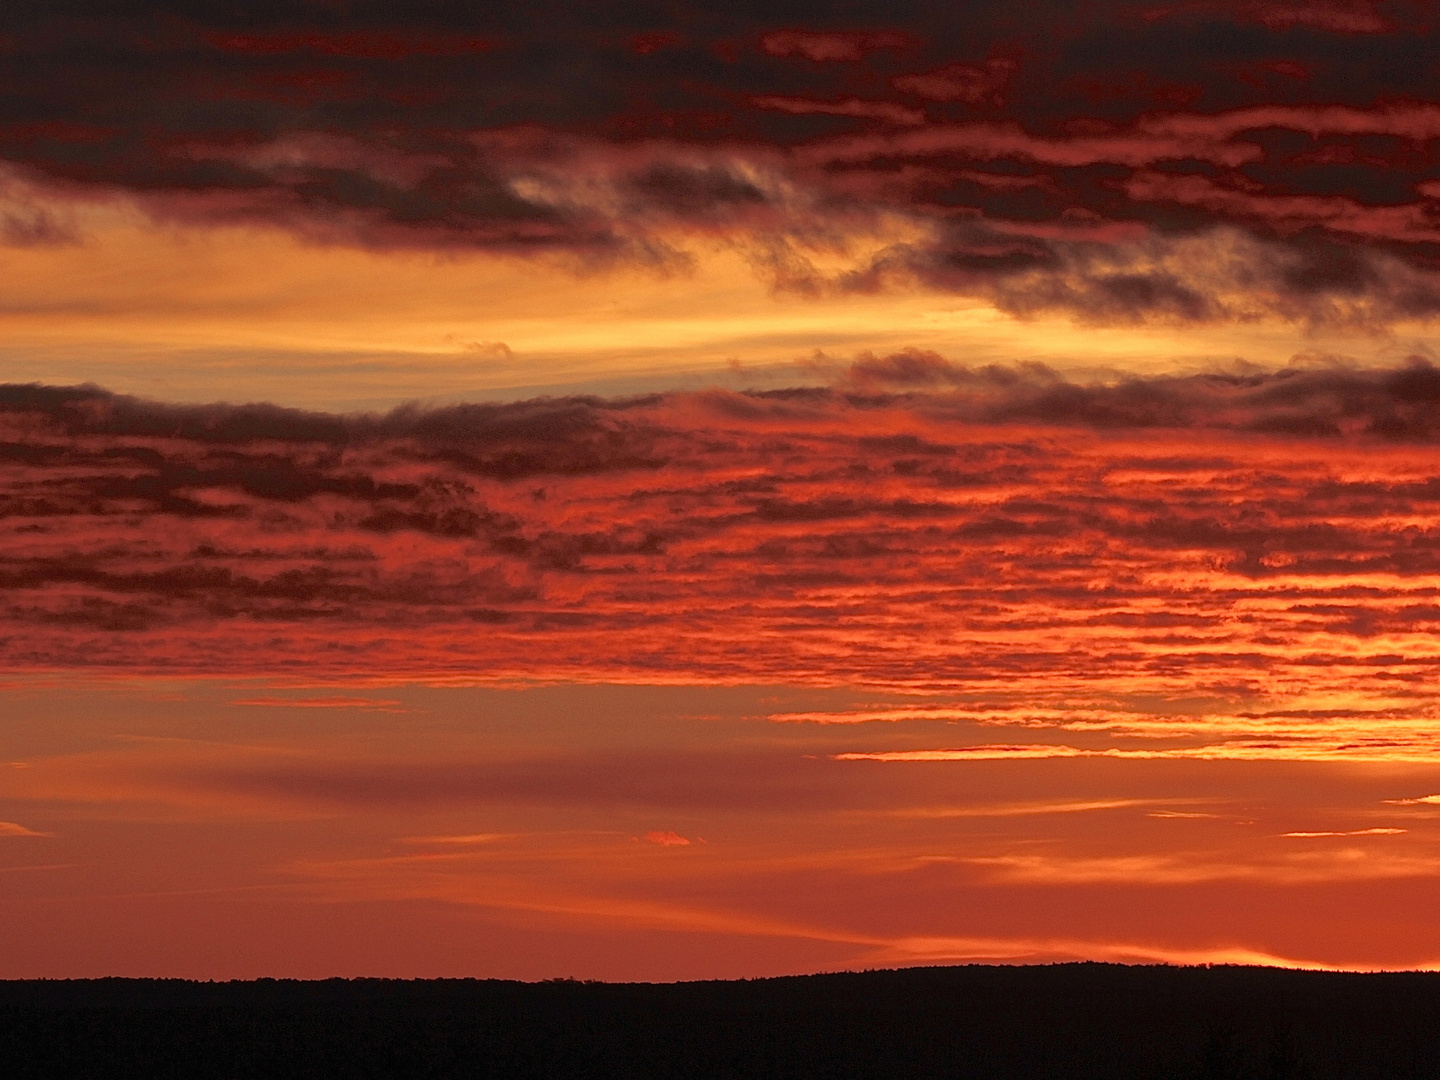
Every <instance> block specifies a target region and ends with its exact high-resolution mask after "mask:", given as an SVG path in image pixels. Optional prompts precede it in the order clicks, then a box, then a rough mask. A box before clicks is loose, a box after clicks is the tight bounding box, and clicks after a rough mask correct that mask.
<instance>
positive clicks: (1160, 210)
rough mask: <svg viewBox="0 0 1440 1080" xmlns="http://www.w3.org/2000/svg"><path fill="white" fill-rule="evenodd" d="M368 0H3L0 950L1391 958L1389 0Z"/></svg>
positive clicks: (1411, 152)
mask: <svg viewBox="0 0 1440 1080" xmlns="http://www.w3.org/2000/svg"><path fill="white" fill-rule="evenodd" d="M52 6H53V5H52ZM422 7H423V8H424V10H423V11H421V10H420V9H418V8H415V6H414V5H399V4H393V3H389V2H388V0H382V2H379V3H377V4H374V5H371V6H370V7H367V8H366V14H364V15H363V17H362V16H361V15H360V14H356V13H354V12H350V11H348V10H347V11H341V10H338V9H334V10H332V9H330V8H326V9H325V10H323V11H322V10H321V9H320V8H319V7H316V8H314V9H310V8H306V9H305V10H304V11H301V10H300V9H296V10H295V11H293V12H288V13H287V14H286V15H285V18H284V19H283V20H282V19H279V17H278V16H276V17H273V18H272V17H271V16H269V15H266V14H264V13H263V12H256V13H252V15H247V16H246V17H245V18H244V19H241V18H239V17H238V16H237V17H235V18H230V17H228V16H226V17H222V16H221V15H219V14H217V13H216V12H215V11H213V10H210V9H209V8H207V7H205V6H204V5H199V4H194V3H192V2H190V0H165V2H164V3H160V4H157V5H154V6H153V7H146V8H145V9H144V10H143V11H141V10H137V11H136V12H134V13H132V15H133V17H127V18H126V19H123V20H121V19H118V18H112V17H110V16H107V15H105V14H104V13H103V12H102V11H101V9H100V7H99V6H95V5H86V4H83V3H79V2H78V0H75V2H74V3H72V2H71V0H64V2H62V3H61V4H60V6H59V8H56V9H55V10H53V11H52V10H49V9H47V10H46V11H44V12H30V13H27V12H20V13H15V14H7V15H0V51H4V52H5V55H6V59H7V65H6V67H7V73H6V74H3V75H0V83H3V84H4V85H3V91H4V92H3V93H0V271H3V279H4V282H5V284H4V286H3V289H0V338H3V340H0V590H3V591H0V978H15V977H67V976H103V975H155V976H186V977H193V978H231V977H257V976H267V975H268V976H301V977H323V976H329V975H354V976H358V975H377V976H439V975H446V976H471V975H473V976H506V977H521V978H544V977H554V976H576V977H582V978H602V979H648V980H669V979H682V978H711V977H748V976H760V975H775V974H782V973H793V972H806V971H819V970H830V969H837V968H857V967H875V966H889V965H905V964H937V963H959V962H970V961H984V962H1005V963H1033V962H1047V961H1053V960H1062V959H1097V960H1114V961H1123V962H1137V963H1154V962H1165V963H1264V964H1278V965H1286V966H1296V967H1331V968H1355V969H1365V970H1371V969H1380V968H1434V967H1437V966H1440V930H1437V927H1440V920H1437V919H1436V918H1435V917H1434V916H1435V912H1436V905H1437V902H1440V691H1437V689H1436V687H1437V686H1440V367H1437V366H1436V360H1437V355H1436V353H1437V350H1436V338H1435V332H1436V319H1437V317H1440V256H1437V252H1440V80H1437V76H1435V75H1434V73H1433V71H1432V69H1433V67H1434V65H1433V64H1430V63H1429V62H1428V60H1426V59H1425V58H1427V57H1430V56H1432V55H1434V52H1435V49H1436V47H1437V40H1436V35H1437V34H1440V30H1437V29H1436V27H1435V26H1433V25H1431V24H1432V22H1433V20H1430V19H1429V18H1428V16H1425V15H1424V13H1423V12H1421V11H1420V10H1419V8H1418V7H1416V6H1414V5H1409V6H1407V5H1404V4H1400V3H1390V2H1388V0H1387V2H1381V0H1375V2H1370V0H1355V2H1353V3H1352V2H1350V0H1346V2H1344V3H1338V2H1337V3H1329V2H1326V3H1318V2H1317V3H1288V2H1287V3H1269V2H1264V3H1248V2H1247V3H1234V4H1231V3H1224V2H1210V0H1206V2H1205V3H1193V4H1192V3H1179V4H1172V5H1169V6H1166V7H1164V8H1163V9H1162V8H1159V7H1156V6H1155V5H1153V4H1149V3H1146V4H1140V3H1139V2H1138V0H1137V2H1135V3H1131V2H1129V0H1117V2H1116V3H1114V4H1106V5H1101V6H1099V7H1094V8H1089V7H1087V8H1086V9H1085V11H1083V12H1081V11H1078V10H1073V9H1074V5H1073V4H1064V3H1055V4H1051V3H1048V2H1044V3H1039V4H1038V5H1030V6H1029V7H1027V10H1026V15H1025V17H1024V20H1023V25H1022V24H1021V23H1020V22H1017V20H1016V18H1015V16H1014V13H1013V11H1012V10H1011V9H1012V8H1013V5H1006V4H999V3H990V2H988V0H985V2H977V3H974V4H967V5H961V9H959V10H957V9H955V6H954V5H934V4H929V3H928V2H926V0H914V2H908V0H907V2H906V3H902V4H901V5H900V6H899V7H895V6H894V5H893V4H892V5H887V6H885V7H884V8H882V7H879V6H876V7H875V8H874V10H873V11H872V13H871V14H872V16H873V17H872V18H867V19H862V18H860V17H859V15H858V14H857V12H858V11H859V9H857V8H855V7H854V5H849V6H847V8H846V13H847V14H846V15H845V17H844V18H841V13H840V12H838V11H836V10H835V9H834V6H833V5H830V6H827V5H823V4H815V3H811V2H808V0H795V2H785V3H781V4H780V6H779V7H778V8H774V10H772V11H768V12H767V13H766V14H765V15H764V17H763V18H761V17H760V16H758V15H755V16H752V15H750V14H746V13H745V12H744V11H739V10H737V11H735V12H729V13H721V14H716V13H713V12H702V11H700V10H699V9H695V10H688V9H686V6H685V5H683V4H682V5H680V6H679V7H678V8H675V9H674V10H673V11H671V12H670V14H669V15H667V16H665V17H664V18H662V17H661V16H660V15H657V14H654V13H652V14H651V15H649V16H646V17H645V19H640V17H639V16H637V15H635V14H634V13H633V12H630V11H628V9H627V10H626V11H619V10H612V9H613V8H614V5H609V6H607V5H577V4H573V3H569V2H568V0H556V2H555V3H554V4H549V5H542V8H543V10H541V9H536V10H535V11H527V12H526V13H525V14H524V17H523V18H522V17H520V16H517V15H515V14H513V13H510V12H509V11H508V9H504V6H503V5H500V6H493V5H492V7H494V8H495V10H493V11H491V10H489V9H488V8H487V10H485V11H471V10H468V9H466V10H463V11H462V10H460V9H459V8H458V7H452V6H450V5H446V4H443V3H441V4H433V5H430V4H427V5H422ZM772 7H773V5H772ZM92 9H93V10H92ZM637 20H638V21H637ZM646 20H648V21H646ZM652 22H653V23H656V25H651V23H652ZM672 23H673V25H672ZM1217 42H1220V43H1223V47H1221V46H1220V45H1217V44H1216V43H1217ZM957 43H959V44H957ZM1157 58H1163V59H1160V60H1157Z"/></svg>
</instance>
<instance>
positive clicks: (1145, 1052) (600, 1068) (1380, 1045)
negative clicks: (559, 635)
mask: <svg viewBox="0 0 1440 1080" xmlns="http://www.w3.org/2000/svg"><path fill="white" fill-rule="evenodd" d="M1437 1036H1440V975H1430V974H1416V973H1397V974H1379V975H1355V974H1333V973H1322V972H1296V971H1283V970H1277V969H1272V968H1252V967H1211V968H1176V967H1125V966H1120V965H1112V964H1057V965H1052V966H1044V967H1039V966H1036V967H986V966H978V965H977V966H966V967H947V968H911V969H906V970H900V971H872V972H865V973H858V974H837V975H813V976H803V977H794V978H780V979H760V980H753V981H739V982H692V983H677V984H623V983H622V984H616V983H589V982H584V983H582V982H574V981H552V982H543V983H519V982H504V981H498V980H467V979H453V980H452V979H445V980H421V981H400V980H385V979H356V980H344V979H331V980H327V981H323V982H300V981H291V980H272V979H261V980H258V981H256V982H231V983H194V982H185V981H181V980H147V979H99V980H76V981H34V982H0V1077H5V1078H6V1080H31V1078H35V1080H68V1078H92V1077H93V1078H95V1080H102V1078H103V1080H116V1078H128V1077H145V1078H147V1080H170V1078H181V1077H184V1078H191V1077H194V1078H205V1080H231V1078H236V1080H238V1078H267V1080H268V1078H291V1077H294V1078H302V1077H303V1078H307V1080H309V1078H316V1077H337V1078H338V1077H343V1078H346V1080H365V1078H371V1077H374V1078H386V1080H390V1078H410V1077H415V1078H421V1077H424V1078H434V1080H443V1078H451V1077H455V1078H459V1077H484V1078H496V1080H500V1078H504V1080H531V1078H534V1080H541V1078H544V1080H571V1078H575V1080H590V1078H607V1077H617V1078H618V1077H624V1078H630V1077H637V1078H662V1077H663V1078H672V1077H673V1078H681V1080H710V1078H716V1080H719V1078H726V1080H732V1078H733V1080H766V1078H776V1080H779V1078H786V1080H790V1078H795V1080H810V1078H822V1077H823V1078H835V1080H839V1078H847V1080H848V1078H852V1077H854V1078H879V1077H905V1078H907V1080H910V1078H914V1080H926V1078H931V1077H934V1078H940V1077H944V1078H947V1080H1037V1078H1042V1080H1043V1078H1055V1080H1062V1078H1063V1080H1111V1078H1115V1080H1121V1078H1124V1080H1162V1078H1163V1080H1331V1078H1335V1080H1368V1078H1374V1080H1411V1078H1416V1080H1418V1078H1427V1080H1433V1078H1436V1077H1440V1037H1437Z"/></svg>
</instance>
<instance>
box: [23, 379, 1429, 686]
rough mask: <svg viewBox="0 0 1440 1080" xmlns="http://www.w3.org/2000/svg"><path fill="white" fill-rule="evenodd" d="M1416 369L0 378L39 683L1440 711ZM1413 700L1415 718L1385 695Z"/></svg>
mask: <svg viewBox="0 0 1440 1080" xmlns="http://www.w3.org/2000/svg"><path fill="white" fill-rule="evenodd" d="M1437 401H1440V373H1437V371H1436V370H1435V369H1434V368H1432V367H1430V366H1428V365H1427V364H1425V363H1423V362H1419V361H1416V362H1413V363H1412V364H1410V365H1409V366H1405V367H1401V368H1398V369H1393V370H1386V371H1356V370H1350V369H1344V368H1328V369H1327V368H1316V369H1308V370H1300V369H1296V370H1290V371H1281V372H1277V373H1275V374H1270V375H1254V376H1220V375H1214V376H1196V377H1185V378H1178V377H1177V378H1155V379H1134V380H1129V381H1125V382H1121V383H1117V384H1110V385H1079V384H1075V383H1071V382H1068V381H1065V380H1064V379H1062V378H1060V377H1059V376H1057V375H1055V374H1054V373H1053V372H1050V371H1048V370H1046V369H1043V368H1038V367H1035V368H985V369H967V368H964V367H961V366H958V365H955V364H952V363H949V362H947V361H945V360H943V359H942V358H940V357H938V356H935V355H933V354H922V353H908V354H899V355H895V356H890V357H869V358H865V359H862V360H861V361H859V362H857V363H856V364H854V365H853V366H852V367H851V368H850V369H848V371H847V372H846V373H845V374H844V377H843V379H842V381H841V382H840V384H839V385H837V386H835V387H834V388H831V389H813V390H796V391H781V392H767V393H751V394H735V393H729V392H723V391H710V392H701V393H676V394H666V395H655V396H649V397H643V398H634V399H624V400H604V399H592V398H568V399H541V400H535V401H528V402H521V403H517V404H508V405H465V406H455V407H450V408H441V409H434V410H421V409H399V410H396V411H394V412H391V413H388V414H385V415H372V416H358V415H357V416H334V415H324V414H315V413H303V412H298V411H291V410H284V409H279V408H275V407H271V406H225V405H215V406H194V407H187V406H169V405H160V404H155V403H151V402H145V401H141V400H137V399H132V398H123V397H117V396H114V395H111V394H108V393H106V392H104V391H102V390H98V389H95V388H87V387H80V388H53V387H39V386H10V387H5V388H4V389H3V390H0V423H3V426H4V443H3V454H4V457H5V460H6V462H7V468H6V471H5V474H4V490H3V493H0V494H3V509H4V515H5V516H4V523H5V529H4V532H3V534H0V560H3V561H0V574H3V581H4V585H5V589H6V604H5V610H4V616H3V617H4V624H5V630H4V633H3V637H0V642H3V657H4V662H5V664H6V665H7V666H9V667H12V668H54V667H72V666H83V667H94V666H99V667H104V668H111V667H113V668H117V669H127V670H173V671H187V672H233V673H254V674H275V673H283V672H287V671H288V672H300V671H303V672H308V673H324V672H328V673H330V674H332V675H335V676H339V675H344V674H360V673H365V674H368V675H371V676H380V677H389V676H394V677H405V676H416V677H424V678H443V677H451V676H453V677H470V676H473V677H482V678H486V677H504V676H512V675H523V676H533V677H540V678H551V677H556V678H560V677H563V678H583V679H602V680H603V679H612V678H613V679H621V678H623V679H635V678H639V679H643V680H646V681H692V680H701V681H709V680H720V681H752V682H753V681H756V680H773V681H792V682H805V683H832V682H861V683H866V684H872V685H880V686H890V687H894V688H913V689H927V690H949V691H954V690H961V689H974V688H982V687H984V688H990V689H995V688H999V687H1013V686H1014V685H1016V683H1017V681H1020V682H1023V681H1026V680H1043V684H1044V686H1045V688H1046V692H1047V693H1057V692H1060V691H1062V690H1064V689H1065V688H1071V689H1077V690H1078V689H1082V688H1083V689H1085V690H1086V692H1091V691H1096V692H1099V691H1102V690H1103V691H1105V692H1111V693H1163V694H1169V693H1179V692H1182V691H1184V692H1213V693H1219V694H1236V695H1245V694H1264V695H1276V694H1280V695H1283V694H1301V695H1304V696H1306V697H1307V698H1309V697H1315V696H1317V695H1318V696H1321V697H1323V696H1325V695H1327V694H1330V695H1341V696H1345V695H1354V694H1362V695H1369V696H1376V700H1379V699H1384V700H1385V701H1386V702H1389V703H1390V705H1394V704H1395V703H1396V700H1397V699H1398V700H1401V701H1404V700H1409V699H1412V698H1417V699H1424V698H1426V697H1427V694H1428V692H1427V691H1426V689H1425V688H1426V686H1427V685H1428V684H1430V683H1431V682H1432V681H1433V679H1434V677H1435V667H1436V664H1437V663H1440V652H1437V649H1436V647H1435V643H1434V642H1435V638H1434V629H1435V626H1436V624H1437V622H1440V602H1437V596H1436V590H1435V575H1436V573H1437V568H1440V561H1437V559H1440V557H1437V532H1436V524H1437V522H1436V515H1437V504H1440V487H1437V482H1436V479H1435V476H1436V465H1437V441H1440V425H1437V421H1436V416H1437V413H1436V402H1437ZM1386 707H1390V706H1386Z"/></svg>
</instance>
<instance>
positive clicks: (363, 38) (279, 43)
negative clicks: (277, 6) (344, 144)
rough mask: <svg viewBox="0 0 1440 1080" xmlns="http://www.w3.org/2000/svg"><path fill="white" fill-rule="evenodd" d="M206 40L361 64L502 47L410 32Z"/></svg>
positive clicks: (236, 48) (234, 48)
mask: <svg viewBox="0 0 1440 1080" xmlns="http://www.w3.org/2000/svg"><path fill="white" fill-rule="evenodd" d="M206 39H207V40H208V41H209V42H210V44H211V45H213V46H215V47H216V48H217V49H223V50H225V51H226V52H237V53H257V54H261V55H272V54H282V53H296V52H305V53H312V54H314V55H317V56H337V57H352V58H355V59H361V60H404V59H407V58H409V57H417V56H463V55H466V54H468V53H483V52H490V51H491V50H494V49H497V48H499V47H500V45H501V42H500V40H499V39H498V38H495V37H480V36H475V35H463V34H425V33H418V32H414V31H407V30H349V31H334V32H327V31H321V30H291V31H275V32H269V33H257V34H236V33H220V32H215V33H209V34H207V35H206Z"/></svg>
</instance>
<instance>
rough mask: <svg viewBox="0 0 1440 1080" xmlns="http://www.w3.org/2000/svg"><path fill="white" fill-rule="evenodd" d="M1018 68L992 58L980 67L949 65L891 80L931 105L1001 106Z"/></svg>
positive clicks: (1012, 61)
mask: <svg viewBox="0 0 1440 1080" xmlns="http://www.w3.org/2000/svg"><path fill="white" fill-rule="evenodd" d="M1018 67H1019V65H1018V64H1017V63H1016V62H1015V61H1014V60H1011V59H1009V58H1008V57H1003V56H1002V57H995V58H993V59H990V60H986V61H985V62H984V63H983V64H950V65H949V66H947V67H943V68H938V69H936V70H935V71H928V72H925V73H924V74H920V75H901V76H898V77H897V78H894V79H891V80H890V82H891V84H892V85H893V86H894V87H895V88H896V89H897V90H903V91H905V92H906V93H909V94H915V95H916V96H917V97H923V98H927V99H929V100H930V101H965V102H969V103H970V104H972V105H980V104H989V105H1000V104H1002V103H1003V101H1004V91H1005V87H1006V86H1007V85H1008V84H1009V82H1010V77H1011V76H1012V75H1014V74H1015V71H1016V69H1017V68H1018Z"/></svg>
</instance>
